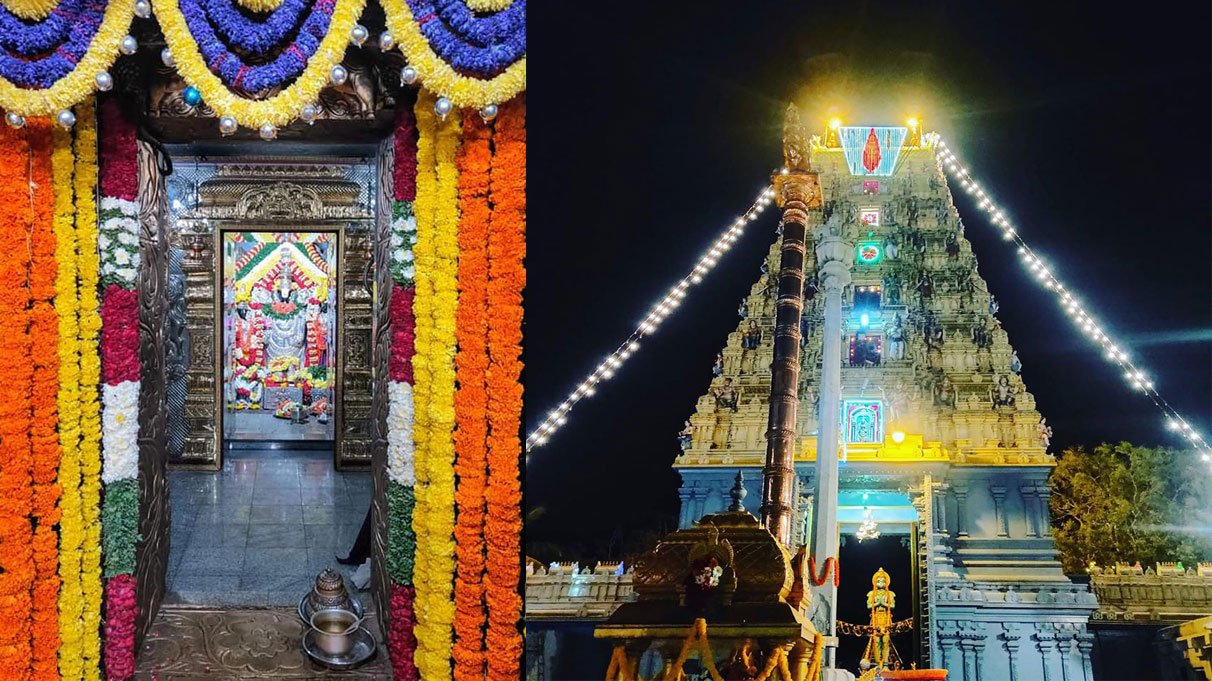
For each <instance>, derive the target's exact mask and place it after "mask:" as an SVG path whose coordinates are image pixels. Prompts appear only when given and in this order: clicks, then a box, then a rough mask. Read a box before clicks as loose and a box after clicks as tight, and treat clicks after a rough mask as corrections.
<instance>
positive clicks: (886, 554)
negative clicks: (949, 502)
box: [837, 526, 918, 675]
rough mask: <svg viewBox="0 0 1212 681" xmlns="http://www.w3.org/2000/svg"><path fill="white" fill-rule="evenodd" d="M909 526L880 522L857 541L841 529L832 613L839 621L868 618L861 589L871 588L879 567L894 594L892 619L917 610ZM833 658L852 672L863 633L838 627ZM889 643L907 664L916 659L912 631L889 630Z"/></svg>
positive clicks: (859, 654)
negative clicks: (877, 532)
mask: <svg viewBox="0 0 1212 681" xmlns="http://www.w3.org/2000/svg"><path fill="white" fill-rule="evenodd" d="M908 529H909V528H901V527H896V526H889V527H887V528H886V529H885V528H880V535H879V536H878V537H874V538H868V539H864V540H862V541H859V539H858V537H857V536H856V535H855V534H854V531H853V529H852V528H850V527H844V528H843V530H842V537H841V540H842V543H841V548H840V549H839V550H838V562H839V563H840V564H841V566H842V573H841V586H840V587H839V590H838V603H837V617H838V620H839V621H842V622H848V623H850V624H855V625H860V626H866V625H868V624H869V623H870V620H871V611H870V610H869V609H868V608H867V593H868V592H869V591H871V590H872V577H873V576H874V575H875V574H876V572H877V571H878V570H880V569H881V568H882V569H883V570H884V571H885V572H887V573H888V575H889V578H890V583H889V584H888V588H890V589H891V590H892V591H893V592H894V593H895V594H896V602H895V607H894V608H893V610H892V621H894V622H897V621H901V620H905V619H909V618H910V617H913V618H914V619H915V620H916V615H917V600H918V598H917V591H918V590H917V588H916V586H917V577H916V574H917V572H916V570H915V567H914V561H913V555H914V554H913V548H914V547H913V542H914V540H913V537H914V536H915V535H914V533H913V532H911V531H908ZM839 634H840V635H839V640H838V652H837V664H838V667H840V668H844V669H848V670H850V671H852V672H854V673H855V675H858V673H859V671H860V667H859V662H860V660H862V658H863V652H864V651H865V649H866V648H867V642H868V639H867V637H865V636H853V635H845V634H842V633H841V632H839ZM892 645H893V647H894V648H895V649H896V652H897V653H899V656H900V659H901V662H902V663H903V665H904V667H905V668H906V669H907V668H909V666H910V665H911V664H912V663H914V662H916V661H917V658H918V655H917V648H916V646H917V636H916V632H915V631H906V632H903V633H899V634H895V635H893V636H892Z"/></svg>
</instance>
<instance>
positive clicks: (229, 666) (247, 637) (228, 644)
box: [135, 606, 391, 681]
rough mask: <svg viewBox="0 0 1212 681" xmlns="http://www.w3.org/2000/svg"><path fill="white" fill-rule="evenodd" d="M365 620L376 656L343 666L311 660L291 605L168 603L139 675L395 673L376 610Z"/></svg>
mask: <svg viewBox="0 0 1212 681" xmlns="http://www.w3.org/2000/svg"><path fill="white" fill-rule="evenodd" d="M363 626H365V627H366V628H367V629H368V630H369V631H370V632H371V634H373V635H374V637H375V640H376V641H377V642H378V649H377V651H376V652H375V656H374V657H373V658H371V659H370V660H369V661H368V662H367V663H366V664H364V665H363V666H361V667H359V668H357V669H354V670H350V671H339V672H338V671H332V670H329V669H326V668H324V667H322V666H320V665H318V664H316V663H314V662H312V661H311V659H310V658H308V657H307V654H306V653H304V652H303V648H302V644H301V641H302V639H303V634H304V633H306V625H304V624H303V621H302V620H300V619H299V616H298V614H297V613H295V612H294V611H293V610H291V609H281V608H279V609H249V610H224V609H220V608H186V607H178V606H165V607H164V608H162V609H161V611H160V615H159V616H158V617H157V618H156V621H155V623H154V624H153V625H152V629H151V632H150V633H149V634H148V636H147V639H146V640H145V641H144V643H143V647H142V649H141V650H140V652H139V658H138V667H137V670H136V672H135V679H137V680H138V681H152V680H153V679H154V680H155V681H186V680H189V681H193V680H194V679H208V680H210V681H229V680H230V681H236V680H237V679H239V680H241V681H244V680H248V679H272V680H273V681H293V680H296V679H297V680H300V681H301V680H302V679H350V680H353V681H364V680H370V679H374V680H384V681H386V680H389V679H391V664H390V662H389V660H388V655H387V647H386V645H385V644H384V643H383V637H382V635H381V634H380V631H379V627H378V624H377V621H376V618H375V616H374V613H368V615H367V617H366V620H365V621H364V623H363Z"/></svg>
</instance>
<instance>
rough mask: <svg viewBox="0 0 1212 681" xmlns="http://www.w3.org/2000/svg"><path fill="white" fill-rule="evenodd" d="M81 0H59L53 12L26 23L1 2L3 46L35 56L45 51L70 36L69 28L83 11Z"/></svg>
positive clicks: (18, 52)
mask: <svg viewBox="0 0 1212 681" xmlns="http://www.w3.org/2000/svg"><path fill="white" fill-rule="evenodd" d="M80 2H81V0H60V2H59V5H58V6H57V7H55V9H53V10H51V13H50V16H48V17H46V18H45V19H43V20H42V21H39V22H37V23H33V24H31V23H27V22H26V21H24V20H22V19H20V18H19V17H17V16H16V15H14V14H13V13H12V12H10V11H8V8H7V7H5V6H4V5H3V4H0V48H3V49H5V50H8V51H11V52H16V53H17V54H20V55H22V56H26V57H32V56H35V55H38V54H42V53H43V52H46V51H47V50H49V49H51V48H52V47H54V46H56V45H58V44H59V43H61V42H63V41H64V39H66V38H67V32H68V31H69V30H70V29H71V27H72V24H73V23H75V21H76V17H77V16H78V15H79V14H80Z"/></svg>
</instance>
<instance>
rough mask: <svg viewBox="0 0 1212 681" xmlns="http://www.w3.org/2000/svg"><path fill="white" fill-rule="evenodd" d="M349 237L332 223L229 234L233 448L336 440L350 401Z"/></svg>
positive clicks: (226, 370) (227, 409)
mask: <svg viewBox="0 0 1212 681" xmlns="http://www.w3.org/2000/svg"><path fill="white" fill-rule="evenodd" d="M339 237H340V232H337V231H330V230H329V231H325V230H312V231H275V232H271V231H252V230H245V229H239V228H235V229H230V230H222V231H221V232H220V248H221V252H222V259H223V263H222V271H223V294H222V303H221V304H222V313H221V314H222V317H221V320H222V321H221V324H222V327H221V328H222V348H223V350H222V367H223V368H222V381H223V393H222V398H221V399H222V402H223V409H222V421H223V427H222V431H223V440H224V444H225V445H226V446H227V447H231V448H234V446H235V445H236V444H237V443H239V444H241V445H244V448H249V446H250V445H251V446H252V448H257V449H262V448H268V447H275V446H276V447H282V446H288V447H289V446H292V445H294V446H298V445H299V444H300V443H306V444H308V445H323V447H324V448H326V449H328V448H331V446H332V442H333V435H334V433H335V432H336V424H335V422H334V420H335V413H334V411H335V410H334V409H333V404H339V402H340V400H339V395H338V394H337V390H338V389H339V387H340V381H339V380H338V377H337V362H336V358H337V356H338V355H337V353H336V349H337V348H336V346H337V338H336V335H335V333H334V332H335V330H336V328H337V324H336V321H337V319H338V316H337V315H338V310H337V306H338V300H339V295H338V294H339V291H338V289H339V285H340V283H339V281H338V280H337V279H336V276H335V275H336V273H337V272H339V271H340V267H339V265H338V259H339V257H340V248H339V242H340V238H339ZM254 443H255V444H254Z"/></svg>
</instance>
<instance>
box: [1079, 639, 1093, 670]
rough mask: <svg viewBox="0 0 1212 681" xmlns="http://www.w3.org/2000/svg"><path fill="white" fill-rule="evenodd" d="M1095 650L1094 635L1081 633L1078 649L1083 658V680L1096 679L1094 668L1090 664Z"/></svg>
mask: <svg viewBox="0 0 1212 681" xmlns="http://www.w3.org/2000/svg"><path fill="white" fill-rule="evenodd" d="M1093 650H1094V635H1093V634H1079V635H1078V637H1077V651H1078V653H1079V654H1080V655H1081V658H1082V681H1094V670H1093V669H1092V668H1091V666H1090V653H1091V652H1092V651H1093Z"/></svg>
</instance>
